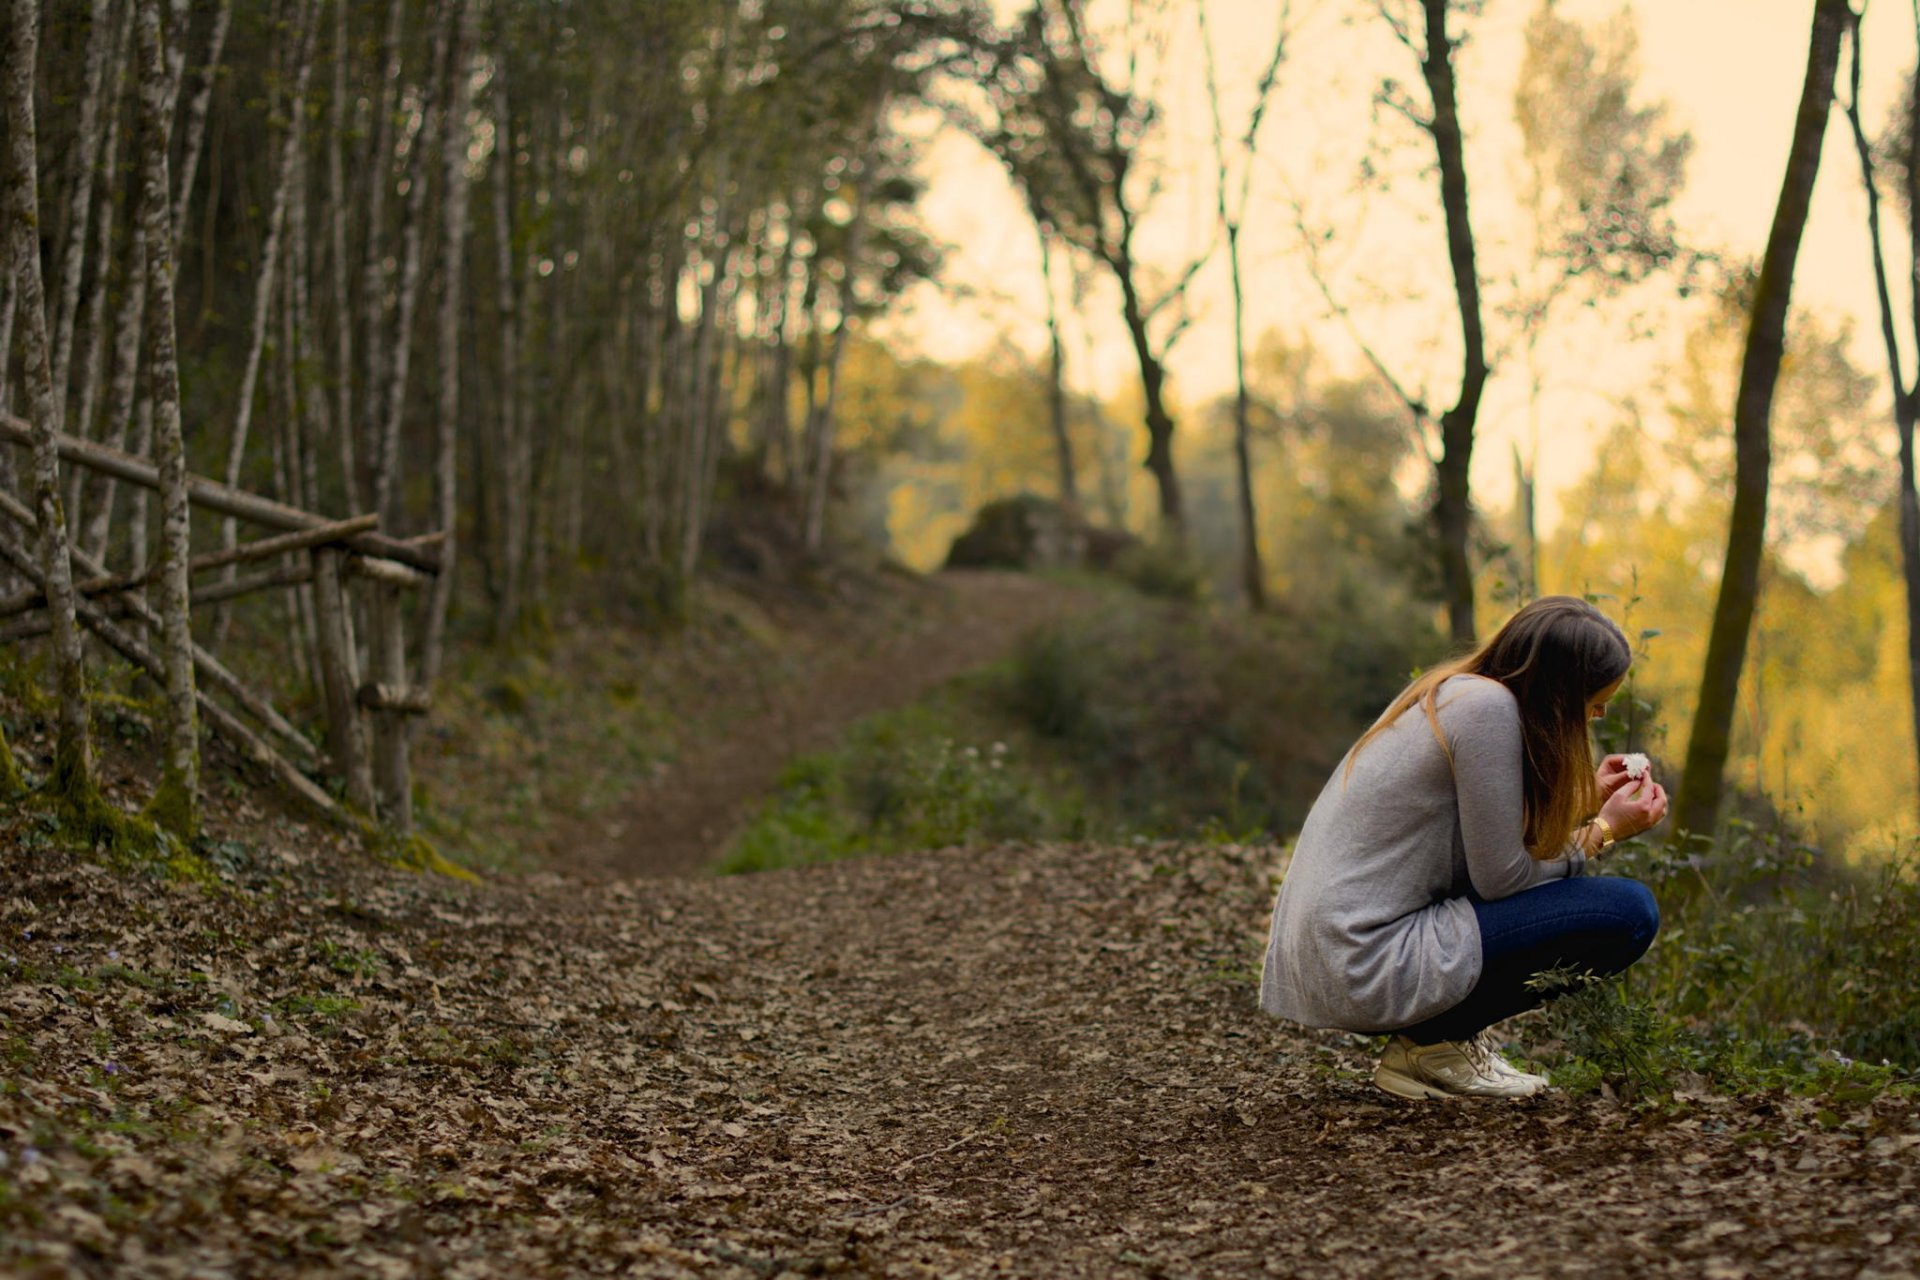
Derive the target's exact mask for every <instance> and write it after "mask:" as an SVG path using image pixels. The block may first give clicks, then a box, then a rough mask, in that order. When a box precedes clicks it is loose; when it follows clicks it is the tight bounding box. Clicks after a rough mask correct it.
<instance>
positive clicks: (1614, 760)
mask: <svg viewBox="0 0 1920 1280" xmlns="http://www.w3.org/2000/svg"><path fill="white" fill-rule="evenodd" d="M1593 780H1594V781H1595V782H1596V783H1598V784H1599V786H1600V798H1601V799H1602V800H1605V799H1607V798H1608V797H1610V796H1611V795H1613V793H1614V792H1616V791H1618V790H1619V789H1620V788H1622V787H1624V786H1626V785H1627V784H1628V783H1629V782H1632V781H1633V779H1632V778H1631V777H1629V776H1628V775H1627V758H1626V757H1625V756H1623V755H1611V756H1608V757H1607V758H1606V759H1605V760H1602V761H1601V762H1600V771H1599V772H1598V773H1596V774H1594V775H1593ZM1608 821H1609V822H1611V821H1612V819H1611V818H1609V819H1608Z"/></svg>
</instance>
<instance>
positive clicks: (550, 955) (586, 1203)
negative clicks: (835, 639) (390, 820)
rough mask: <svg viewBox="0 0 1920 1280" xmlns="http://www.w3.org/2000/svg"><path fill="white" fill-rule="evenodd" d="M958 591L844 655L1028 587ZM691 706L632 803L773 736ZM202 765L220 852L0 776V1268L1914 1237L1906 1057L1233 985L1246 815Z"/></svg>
mask: <svg viewBox="0 0 1920 1280" xmlns="http://www.w3.org/2000/svg"><path fill="white" fill-rule="evenodd" d="M956 590H960V591H963V592H964V591H968V590H973V588H967V587H959V588H956ZM980 590H981V591H982V592H983V593H985V594H986V595H990V596H991V597H992V600H991V601H989V600H988V599H986V598H984V597H983V598H978V599H976V598H974V597H969V596H962V597H960V598H961V599H963V600H966V601H968V602H969V608H970V609H974V608H977V609H978V611H979V612H981V614H982V615H983V616H988V611H989V609H995V610H1004V611H1005V613H1004V614H1003V615H1002V621H1001V624H1000V625H999V626H997V627H996V626H991V625H985V624H983V625H982V627H981V629H980V630H979V631H976V632H972V633H966V634H963V633H962V632H961V628H959V627H958V626H955V627H954V628H951V629H949V628H945V627H942V628H940V629H939V630H938V633H937V634H927V635H924V636H923V638H922V643H923V644H924V646H925V647H924V648H919V649H916V648H914V647H913V645H912V644H911V642H907V641H903V643H906V644H907V645H908V647H907V648H905V649H893V648H889V647H886V646H884V645H882V646H881V647H878V648H876V649H874V650H873V651H872V652H871V653H870V654H869V655H867V656H866V657H865V658H864V659H863V660H861V661H856V662H850V663H849V664H848V665H847V667H846V670H845V673H844V675H843V676H842V677H841V678H842V679H843V680H844V682H845V683H843V684H841V685H839V686H837V687H838V688H840V689H841V690H842V691H843V692H845V693H846V694H847V696H849V697H855V696H858V697H866V696H867V694H868V693H869V692H870V691H871V690H870V689H869V686H870V685H878V684H882V683H883V682H884V683H885V686H886V688H887V689H888V690H889V691H891V693H893V694H895V695H898V694H900V693H901V692H902V691H905V690H907V689H912V688H920V687H924V686H923V685H922V684H921V683H920V682H921V681H923V680H930V679H932V678H933V673H934V672H936V671H937V670H939V669H940V668H939V665H938V664H937V663H936V662H934V661H931V660H928V659H927V658H926V657H925V655H926V654H928V653H939V654H942V655H945V656H943V657H941V659H940V661H941V662H961V661H963V660H965V659H967V658H969V657H977V656H979V655H980V654H983V653H988V652H990V651H991V650H992V648H993V645H994V644H996V643H1000V642H1002V641H1004V639H1005V637H1006V636H1007V635H1008V634H1009V633H1010V632H1011V631H1012V630H1013V629H1014V627H1015V625H1016V623H1017V621H1018V619H1019V618H1021V617H1026V616H1028V615H1027V613H1025V612H1023V611H1026V610H1033V611H1036V612H1044V610H1045V609H1047V608H1052V607H1055V606H1054V605H1053V604H1052V603H1047V602H1043V601H1040V600H1038V599H1037V598H1029V597H1026V596H1023V595H1022V594H1021V593H1022V592H1023V591H1024V589H1023V588H1008V589H1007V590H1006V591H1005V593H1004V594H1001V593H1000V588H996V587H991V586H988V587H983V588H980ZM916 655H918V656H916ZM822 696H823V697H824V696H825V695H824V694H823V695H822ZM791 713H792V717H793V718H792V719H791V720H790V721H789V723H790V724H792V725H794V726H801V725H805V726H807V727H806V728H805V729H800V728H798V727H796V729H795V732H796V734H799V735H801V737H800V738H799V739H797V740H802V741H807V740H811V739H808V738H806V737H805V735H807V734H811V733H813V732H814V731H815V730H814V728H813V726H812V725H811V723H810V722H809V721H808V720H807V719H806V716H807V715H810V714H815V713H819V714H823V715H824V714H827V713H826V712H825V711H824V710H822V709H821V708H820V707H817V706H815V705H813V704H810V703H809V702H807V701H806V700H805V699H804V698H803V699H801V700H798V701H796V702H795V703H794V704H792V711H791ZM748 723H749V724H752V723H753V722H748ZM760 728H761V730H762V732H760V733H758V734H756V735H755V737H756V738H759V739H765V738H770V737H772V736H773V735H772V734H770V733H767V732H765V731H764V730H765V725H764V723H762V724H761V725H760ZM820 732H826V730H824V729H822V730H820ZM792 741H793V740H789V741H788V742H785V743H781V744H779V745H780V747H781V748H782V750H784V749H786V748H788V747H790V746H791V743H792ZM702 750H703V751H706V752H711V754H701V753H690V754H688V755H687V756H686V757H684V767H688V768H689V770H690V771H689V773H688V774H687V775H686V777H687V778H689V779H691V778H692V777H694V776H695V775H694V773H693V772H691V768H690V767H691V766H692V765H694V764H696V763H701V762H705V763H707V764H709V765H710V766H711V770H710V771H711V772H712V773H715V774H717V775H720V776H723V777H725V778H726V779H729V782H728V783H727V784H725V785H721V784H715V790H714V791H713V792H711V793H710V794H712V795H715V796H718V797H720V798H721V799H722V800H724V801H725V803H724V804H720V803H716V804H715V805H714V807H713V809H712V810H711V811H710V812H711V813H713V814H714V815H716V816H715V817H714V818H713V820H712V821H711V822H707V823H700V822H695V821H693V820H691V819H677V818H676V819H673V820H672V822H671V823H670V822H669V820H667V819H665V818H658V819H656V822H657V824H658V825H659V827H660V829H661V831H662V832H663V833H664V832H667V831H669V830H671V831H674V832H682V833H691V832H696V831H697V832H698V833H699V835H698V838H697V839H696V838H694V837H693V836H692V835H676V837H675V839H676V840H678V841H681V843H678V844H671V845H670V844H669V843H668V842H667V841H666V840H665V839H664V835H663V837H662V839H661V840H660V841H658V842H656V844H655V846H654V847H656V848H668V847H671V848H676V849H681V850H688V849H693V850H696V851H697V849H698V848H699V847H701V846H702V842H703V841H705V840H707V839H708V838H709V837H710V833H711V832H713V831H716V830H720V829H722V828H724V826H725V824H726V822H727V821H728V820H730V819H729V818H727V817H726V816H725V815H730V814H733V813H737V812H738V809H737V807H736V806H737V801H738V799H739V797H741V796H743V795H746V794H748V793H749V792H750V791H751V789H752V786H753V784H754V780H755V779H757V778H762V777H764V776H765V774H764V772H763V771H764V770H765V769H767V768H769V767H771V766H770V765H769V764H768V761H769V760H770V759H774V758H777V757H778V756H779V755H780V754H781V751H775V750H773V749H772V748H771V747H764V746H763V745H762V744H760V743H758V742H751V743H741V742H736V743H734V744H733V746H732V747H731V748H728V747H727V746H726V745H725V744H722V743H716V744H714V745H712V746H711V747H709V748H703V749H702ZM685 785H687V786H691V785H693V784H692V783H691V782H688V783H686V784H685ZM669 790H672V788H669ZM636 804H638V801H636ZM215 808H216V813H215V815H214V821H215V822H216V823H218V824H222V825H224V826H226V827H227V828H229V829H234V830H244V831H245V832H246V833H247V838H246V839H245V840H244V841H234V842H229V843H223V844H221V845H218V846H216V850H217V852H218V854H219V856H220V860H221V880H220V882H219V883H217V884H200V883H195V882H191V881H186V882H182V881H164V880H159V879H154V878H150V877H148V876H144V875H140V874H135V873H129V872H126V871H115V870H111V869H109V868H107V867H105V866H103V865H100V864H99V863H98V862H96V861H94V860H92V859H90V858H85V857H82V856H80V855H78V854H76V853H75V852H73V851H71V850H68V849H65V848H63V847H62V846H61V845H60V844H59V842H58V841H57V840H56V839H54V838H52V837H50V836H49V834H48V833H47V831H46V830H45V828H44V827H43V826H42V825H40V824H38V823H36V822H35V821H34V820H33V819H31V818H30V817H27V816H24V815H21V814H19V813H16V814H15V815H13V817H12V818H11V819H9V821H8V825H7V828H6V830H5V838H4V840H0V885H3V886H4V888H0V1063H4V1068H3V1070H4V1076H5V1082H6V1083H5V1087H4V1089H0V1274H7V1275H23V1276H42V1275H44V1276H59V1277H67V1276H107V1275H111V1276H116V1277H119V1276H125V1277H149V1276H151V1277H188V1276H192V1277H226V1276H234V1277H240V1276H261V1275H274V1276H280V1275H289V1276H355V1277H360V1276H377V1277H411V1276H446V1277H462V1278H469V1277H470V1278H473V1280H480V1278H483V1277H528V1276H550V1275H551V1276H573V1275H599V1274H620V1275H634V1276H659V1277H674V1276H713V1277H727V1278H729V1280H731V1278H738V1280H750V1278H756V1277H775V1276H800V1275H824V1274H848V1275H872V1276H936V1275H938V1276H993V1275H1026V1276H1046V1277H1054V1276H1073V1277H1077V1276H1085V1277H1108V1276H1118V1277H1141V1278H1151V1277H1188V1276H1193V1277H1200V1276H1207V1277H1212V1276H1229V1277H1231V1276H1255V1275H1283V1276H1284V1275H1306V1276H1335V1277H1362V1276H1365V1277H1373V1276H1377V1275H1381V1274H1414V1275H1431V1276H1496V1275H1497V1276H1545V1275H1555V1276H1595V1277H1600V1276H1606V1277H1611V1276H1622V1275H1657V1276H1674V1277H1681V1276H1686V1277H1693V1276H1716V1277H1740V1276H1835V1277H1840V1276H1846V1277H1853V1276H1863V1275H1871V1276H1876V1277H1878V1276H1903V1275H1904V1276H1916V1275H1920V1104H1916V1101H1915V1100H1914V1098H1913V1097H1912V1096H1911V1095H1910V1094H1898V1095H1896V1094H1878V1095H1872V1094H1865V1093H1863V1094H1860V1095H1857V1096H1851V1097H1835V1096H1827V1097H1824V1098H1821V1099H1819V1100H1809V1099H1800V1098H1795V1097H1790V1096H1785V1095H1766V1096H1756V1097H1745V1098H1726V1097H1714V1096H1705V1095H1702V1094H1699V1093H1689V1092H1687V1091H1685V1090H1682V1091H1681V1092H1679V1093H1677V1094H1676V1095H1675V1096H1674V1097H1673V1098H1672V1099H1671V1100H1669V1101H1667V1102H1666V1103H1664V1104H1663V1105H1662V1106H1660V1107H1648V1108H1635V1107H1631V1106H1627V1105H1624V1104H1622V1103H1621V1102H1619V1101H1617V1100H1615V1099H1612V1098H1610V1097H1606V1096H1583V1097H1569V1096H1567V1095H1565V1094H1562V1093H1552V1094H1548V1095H1545V1096H1541V1097H1537V1098H1533V1099H1528V1100H1524V1101H1518V1102H1489V1103H1462V1104H1452V1105H1448V1104H1437V1103H1410V1102H1404V1101H1401V1100H1399V1099H1396V1098H1392V1097H1389V1096H1388V1095H1385V1094H1383V1093H1380V1092H1379V1091H1377V1090H1375V1089H1374V1088H1373V1087H1372V1085H1371V1084H1370V1083H1369V1082H1368V1079H1367V1074H1368V1071H1369V1069H1370V1067H1371V1055H1370V1049H1371V1046H1370V1045H1369V1044H1368V1043H1367V1042H1365V1041H1362V1040H1360V1039H1359V1038H1356V1037H1351V1036H1346V1035H1342V1034H1337V1033H1325V1032H1314V1031H1308V1030H1304V1029H1301V1028H1297V1027H1291V1026H1286V1025H1283V1024H1280V1023H1276V1022H1274V1021H1272V1020H1270V1019H1268V1018H1266V1017H1264V1016H1263V1015H1262V1014H1260V1013H1259V1011H1258V1010H1257V1009H1256V1008H1255V1005H1254V989H1255V985H1256V983H1257V974H1258V964H1259V957H1260V950H1261V945H1262V941H1263V933H1264V928H1265V924H1266V916H1267V911H1268V907H1269V904H1270V902H1271V897H1272V893H1273V887H1274V875H1275V872H1276V868H1277V866H1278V864H1279V860H1280V857H1281V852H1280V850H1278V849H1274V848H1270V847H1255V846H1212V845H1172V844H1165V845H1133V846H1128V847H1122V848H1113V847H1090V846H1059V845H1048V846H1039V847H998V848H990V849H947V850H934V851H928V852H925V853H919V854H912V855H906V856H900V857H894V858H887V859H876V860H869V861H863V862H852V863H840V864H834V865H827V866H816V867H807V868H800V869H796V870H791V871H782V872H774V873H767V874H762V875H756V876H748V877H734V878H727V879H715V878H706V877H690V876H685V875H672V876H651V877H629V878H620V877H617V876H611V875H610V874H609V873H610V872H611V871H612V870H614V869H617V868H618V867H619V866H621V865H625V866H627V867H633V866H637V865H643V864H642V863H640V862H639V861H637V859H639V858H642V857H652V856H654V855H653V854H651V853H647V854H634V853H632V852H631V849H629V852H628V854H626V855H619V854H607V856H606V858H605V859H604V860H601V861H589V860H586V859H584V858H583V864H584V866H585V868H586V869H587V870H590V871H591V872H592V874H591V875H583V874H581V873H580V872H579V871H577V870H575V869H564V870H554V871H548V872H543V873H540V874H537V875H531V876H524V877H518V878H506V877H501V878H497V879H495V880H493V881H490V882H488V883H485V884H474V885H466V884H461V883H458V882H456V881H452V880H449V879H446V878H443V877H437V876H427V875H420V874H416V873H412V872H407V871H403V870H398V869H394V868H391V867H387V866H384V865H380V864H376V863H372V862H369V861H368V860H366V859H365V858H364V857H363V856H361V855H358V854H357V853H355V852H354V851H353V850H351V849H349V848H346V847H345V846H344V845H342V844H341V843H340V842H339V841H338V840H337V839H336V838H334V837H331V836H329V835H327V834H326V833H325V832H322V831H320V830H317V829H314V828H312V827H310V826H307V825H305V824H302V823H299V822H295V821H291V820H287V819H285V818H279V817H275V816H274V815H273V814H272V813H271V812H268V811H266V810H264V809H262V808H260V807H259V806H257V805H256V803H255V801H254V800H252V799H251V798H246V797H239V798H235V797H231V796H227V797H220V798H218V799H217V802H216V805H215ZM641 812H643V811H642V810H640V809H638V808H636V810H635V813H636V814H638V813H641ZM653 812H656V813H658V812H663V811H661V810H655V811H653ZM686 812H688V813H697V812H699V810H698V808H697V807H692V808H689V809H688V810H687V811H686ZM673 824H678V825H673ZM617 845H618V841H615V842H613V844H612V845H603V846H598V847H599V848H600V850H601V851H602V853H606V851H607V850H609V849H611V848H614V847H615V846H617ZM622 856H626V857H630V858H633V859H636V860H635V861H629V862H626V863H624V864H622V863H621V862H620V861H619V858H620V857H622ZM676 859H677V860H671V861H670V860H665V859H663V860H662V861H660V862H657V863H653V864H651V865H653V866H655V867H657V868H658V869H660V870H663V871H679V870H683V869H685V868H687V867H688V866H690V865H692V863H693V862H694V861H695V860H696V859H695V858H694V856H693V854H691V853H688V854H685V855H676ZM1513 1027H1514V1030H1515V1033H1516V1034H1517V1035H1519V1036H1520V1037H1522V1038H1523V1039H1524V1037H1525V1036H1527V1035H1529V1034H1536V1033H1537V1032H1536V1030H1535V1028H1532V1027H1530V1026H1529V1025H1528V1023H1527V1021H1526V1020H1525V1019H1522V1020H1520V1021H1519V1022H1517V1023H1515V1024H1513Z"/></svg>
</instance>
